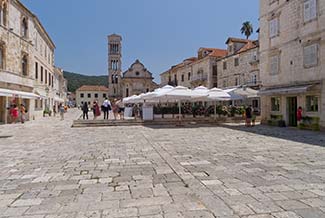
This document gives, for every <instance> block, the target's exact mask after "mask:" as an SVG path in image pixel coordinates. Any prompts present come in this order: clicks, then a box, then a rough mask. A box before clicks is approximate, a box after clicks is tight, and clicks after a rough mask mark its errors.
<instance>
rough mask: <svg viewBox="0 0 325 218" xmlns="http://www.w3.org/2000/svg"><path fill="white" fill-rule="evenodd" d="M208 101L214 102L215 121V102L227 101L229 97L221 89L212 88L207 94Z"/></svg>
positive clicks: (215, 113)
mask: <svg viewBox="0 0 325 218" xmlns="http://www.w3.org/2000/svg"><path fill="white" fill-rule="evenodd" d="M208 99H209V100H210V101H214V119H216V115H217V101H229V100H230V99H231V96H230V95H229V94H228V93H227V92H225V91H224V90H222V89H218V88H213V89H211V90H210V91H209V92H208Z"/></svg>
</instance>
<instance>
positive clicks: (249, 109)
mask: <svg viewBox="0 0 325 218" xmlns="http://www.w3.org/2000/svg"><path fill="white" fill-rule="evenodd" d="M245 114H246V126H247V127H250V126H251V119H252V107H251V106H248V107H246V110H245Z"/></svg>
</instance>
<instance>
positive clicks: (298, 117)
mask: <svg viewBox="0 0 325 218" xmlns="http://www.w3.org/2000/svg"><path fill="white" fill-rule="evenodd" d="M301 120H302V107H298V110H297V123H298V126H299V125H300V123H301Z"/></svg>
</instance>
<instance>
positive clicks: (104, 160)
mask: <svg viewBox="0 0 325 218" xmlns="http://www.w3.org/2000/svg"><path fill="white" fill-rule="evenodd" d="M77 116H79V113H78V112H76V111H75V110H71V111H69V112H68V113H67V115H66V119H65V120H64V121H59V118H53V117H52V118H48V119H46V120H45V119H44V120H39V121H33V122H29V123H26V124H25V125H20V124H17V125H9V126H0V135H6V136H11V137H9V138H4V139H1V140H0V160H1V161H0V172H1V173H0V217H1V218H13V217H19V218H23V217H25V218H29V217H30V218H31V217H34V218H35V217H37V218H54V217H62V218H65V217H67V218H68V217H69V218H70V217H73V218H77V217H78V218H79V217H93V218H97V217H98V218H100V217H138V218H140V217H147V218H149V217H157V218H158V217H159V218H174V217H175V218H176V217H177V218H181V217H185V218H187V217H202V218H203V217H225V218H238V217H241V218H261V217H267V218H269V217H270V218H311V217H325V209H324V208H325V194H324V193H325V161H324V160H325V148H324V146H325V135H324V134H322V133H315V132H304V131H297V130H294V129H281V128H272V127H266V126H256V127H254V128H244V127H242V126H238V125H225V126H214V127H198V128H168V127H161V128H158V127H155V128H150V127H142V126H141V127H140V126H134V127H103V128H71V124H72V120H73V119H76V118H77Z"/></svg>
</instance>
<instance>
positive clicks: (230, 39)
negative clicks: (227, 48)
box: [226, 37, 252, 44]
mask: <svg viewBox="0 0 325 218" xmlns="http://www.w3.org/2000/svg"><path fill="white" fill-rule="evenodd" d="M230 41H231V42H240V43H247V42H252V40H249V39H241V38H234V37H229V38H228V39H227V41H226V44H228V43H229V42H230Z"/></svg>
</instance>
